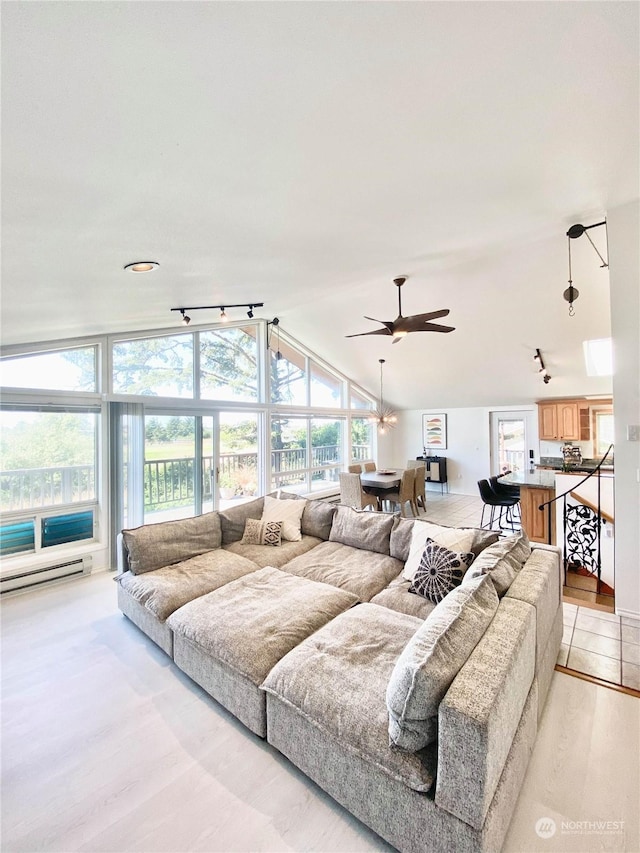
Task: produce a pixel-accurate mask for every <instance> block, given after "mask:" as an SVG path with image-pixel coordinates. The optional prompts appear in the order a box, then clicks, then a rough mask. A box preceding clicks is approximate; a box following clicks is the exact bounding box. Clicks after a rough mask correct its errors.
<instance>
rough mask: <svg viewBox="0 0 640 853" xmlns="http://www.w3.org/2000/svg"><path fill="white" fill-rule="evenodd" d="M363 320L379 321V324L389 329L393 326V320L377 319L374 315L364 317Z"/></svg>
mask: <svg viewBox="0 0 640 853" xmlns="http://www.w3.org/2000/svg"><path fill="white" fill-rule="evenodd" d="M364 319H365V320H371V322H372V323H380V325H381V326H386V327H387V329H389V331H391V329H392V328H393V320H377V319H376V318H375V317H365V318H364Z"/></svg>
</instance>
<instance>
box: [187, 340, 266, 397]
mask: <svg viewBox="0 0 640 853" xmlns="http://www.w3.org/2000/svg"><path fill="white" fill-rule="evenodd" d="M257 328H258V327H257V326H255V325H253V326H246V327H240V326H237V327H234V328H220V329H215V330H213V331H210V332H201V333H200V396H201V397H202V399H204V400H226V401H236V402H243V403H253V402H255V401H256V400H257V399H258V346H257V342H256V332H257Z"/></svg>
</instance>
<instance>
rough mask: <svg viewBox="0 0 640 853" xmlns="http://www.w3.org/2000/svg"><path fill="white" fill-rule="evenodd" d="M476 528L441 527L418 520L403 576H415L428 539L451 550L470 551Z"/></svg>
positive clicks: (412, 532)
mask: <svg viewBox="0 0 640 853" xmlns="http://www.w3.org/2000/svg"><path fill="white" fill-rule="evenodd" d="M474 536H475V530H474V529H473V528H460V527H441V526H440V525H439V524H431V522H429V521H416V522H415V524H414V525H413V530H412V531H411V547H410V548H409V556H408V558H407V561H406V563H405V564H404V571H403V572H402V576H403V577H404V578H406V579H407V580H408V581H412V580H413V579H414V577H415V574H416V572H417V571H418V567H419V566H420V560H421V559H422V555H423V553H424V549H425V547H426V544H427V539H433V541H434V542H437V543H438V545H442V546H443V547H444V548H448V549H449V550H450V551H464V552H466V551H470V550H471V546H472V545H473V539H474Z"/></svg>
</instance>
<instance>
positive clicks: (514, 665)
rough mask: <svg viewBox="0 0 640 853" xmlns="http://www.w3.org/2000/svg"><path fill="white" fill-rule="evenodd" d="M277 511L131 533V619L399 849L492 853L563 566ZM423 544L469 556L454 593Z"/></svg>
mask: <svg viewBox="0 0 640 853" xmlns="http://www.w3.org/2000/svg"><path fill="white" fill-rule="evenodd" d="M280 498H281V499H282V502H281V503H280V504H279V505H277V501H276V500H275V499H274V497H273V496H269V497H267V498H258V499H257V500H254V501H251V502H249V503H246V504H242V505H240V506H237V507H234V508H233V509H231V510H226V511H223V512H219V513H215V512H214V513H208V514H206V515H203V516H199V517H197V518H191V519H186V520H182V521H172V522H164V523H160V524H154V525H146V526H143V527H140V528H137V529H135V530H128V531H123V533H122V534H121V535H120V537H119V540H118V564H119V569H120V574H119V575H118V577H117V578H116V580H117V581H118V604H119V607H120V609H121V610H122V612H123V613H124V614H125V615H126V616H127V617H128V618H129V619H130V620H131V621H132V622H134V623H135V624H136V625H137V626H138V627H139V628H140V629H141V630H142V631H144V632H145V633H146V634H147V635H148V636H149V637H150V638H151V639H152V640H153V641H154V642H156V643H157V644H158V645H159V646H160V647H161V648H162V649H164V651H165V652H166V653H167V654H168V655H170V656H171V657H172V658H173V660H174V661H175V663H176V665H177V666H178V667H179V668H180V669H182V670H183V671H184V672H185V673H186V674H187V675H189V676H190V677H191V678H192V679H193V680H194V681H196V682H197V683H198V684H200V685H201V686H202V687H204V689H205V690H206V691H207V692H208V693H209V694H210V695H211V696H212V697H213V698H214V699H216V700H217V701H218V702H220V703H221V704H222V705H223V706H224V707H225V708H227V709H228V710H229V711H231V712H232V713H233V714H234V715H235V716H236V717H237V718H238V719H239V720H241V721H242V722H243V723H244V724H245V725H246V726H247V727H248V728H249V729H250V730H251V731H252V732H254V733H255V734H256V735H258V736H260V737H262V738H266V739H267V740H268V742H269V743H270V744H271V745H272V746H274V747H275V748H276V749H278V750H279V751H280V752H281V753H283V754H284V755H285V756H287V758H289V759H290V760H291V761H292V762H293V763H294V764H295V765H296V766H297V767H299V768H300V769H301V770H302V771H303V772H304V773H305V774H307V775H308V776H309V777H310V778H311V779H313V780H314V781H315V782H316V783H317V784H318V785H320V786H321V787H322V788H323V789H324V790H325V791H327V792H328V793H329V794H330V795H331V796H332V797H334V798H335V799H336V800H337V801H338V802H340V803H341V804H342V805H343V806H344V807H346V808H347V809H348V810H349V811H351V812H352V813H353V814H354V815H355V816H356V817H358V818H359V819H360V820H362V821H363V822H364V823H365V824H367V825H368V826H369V827H371V828H372V829H373V830H374V831H375V832H377V833H378V834H379V835H380V836H382V837H383V838H384V839H386V840H387V841H388V842H389V843H391V844H392V845H393V846H394V847H396V848H397V849H399V850H401V851H416V853H417V851H425V850H429V851H447V853H448V851H452V850H455V851H497V850H499V849H500V847H501V845H502V842H503V839H504V836H505V833H506V831H507V828H508V826H509V822H510V819H511V815H512V813H513V809H514V806H515V803H516V800H517V797H518V793H519V791H520V787H521V784H522V781H523V778H524V775H525V772H526V768H527V763H528V760H529V756H530V754H531V751H532V749H533V746H534V743H535V739H536V733H537V728H538V721H539V719H540V715H541V713H542V710H543V707H544V702H545V698H546V695H547V691H548V688H549V684H550V681H551V678H552V674H553V669H554V665H555V661H556V658H557V654H558V650H559V647H560V641H561V636H562V609H561V579H560V559H559V551H558V549H555V548H551V547H549V546H538V545H534V546H533V548H532V547H531V546H530V544H529V542H528V540H527V539H526V536H524V535H514V536H511V537H507V538H506V539H502V540H498V541H496V539H497V536H496V534H494V533H491V532H489V531H483V530H461V529H460V530H455V529H447V528H441V527H440V528H438V527H436V526H435V525H429V524H428V523H426V522H425V521H422V520H418V519H416V520H414V519H404V518H399V517H397V516H394V515H391V514H387V513H378V512H358V511H356V510H353V509H351V508H349V507H343V506H338V507H335V506H332V505H330V504H327V503H324V502H322V501H315V500H309V501H301V502H298V505H297V507H293V506H292V505H293V503H294V501H295V499H296V496H295V495H288V496H284V495H281V496H280ZM267 510H268V512H267ZM279 511H280V512H282V514H283V518H284V517H285V516H286V519H287V520H285V521H282V522H276V523H275V527H273V524H272V525H271V527H267V524H266V521H265V519H267V520H268V518H271V519H273V518H274V517H277V516H278V512H279ZM291 512H293V517H294V521H293V523H292V522H291V520H290V519H291V518H292V516H291V515H290V513H291ZM274 513H275V516H274ZM296 520H297V527H296ZM292 524H293V527H292V528H291V525H292ZM278 525H280V527H278ZM285 527H289V528H291V529H293V536H292V535H291V529H290V536H289V539H288V540H280V544H279V545H278V544H276V545H273V544H255V543H256V541H262V540H256V538H255V536H256V530H257V531H259V537H260V536H267V540H265V541H268V536H269V535H271V532H272V528H273V530H280V529H281V528H282V529H284V528H285ZM249 531H251V535H249ZM425 536H426V537H427V538H426V539H425ZM277 537H278V534H277V533H276V539H277ZM425 541H426V543H428V544H429V548H430V549H431V551H430V553H433V554H436V556H438V555H442V554H450V553H451V552H450V551H449V550H448V549H449V546H451V545H452V543H455V542H464V543H465V548H466V556H465V555H464V554H463V555H462V557H463V559H464V560H465V561H466V562H465V565H464V566H463V567H462V569H460V568H459V569H457V570H456V571H458V573H459V577H458V578H457V580H456V582H455V584H454V585H453V587H452V588H451V589H450V591H448V592H446V594H443V593H442V592H440V593H439V595H435V596H434V595H433V589H434V587H433V584H431V587H429V584H430V581H431V580H433V578H431V577H430V576H429V572H431V571H432V569H428V570H426V573H425V566H426V565H427V563H428V562H429V561H427V563H425V557H424V554H426V553H427V552H426V550H424V553H423V556H422V557H420V552H422V551H423V549H424V548H425ZM439 542H440V543H441V544H438V543H439ZM416 543H417V545H416ZM456 553H457V552H456ZM456 553H454V556H456ZM416 554H418V558H419V559H420V568H419V573H417V574H413V575H412V574H411V572H412V571H413V569H412V568H411V567H414V566H415V561H416ZM457 556H458V557H460V554H458V555H457ZM471 560H473V562H471V565H470V567H469V568H468V569H467V570H466V571H464V569H466V567H467V564H468V562H470V561H471ZM429 565H435V569H433V573H434V574H436V575H438V578H439V577H440V574H439V573H440V569H439V568H438V565H437V560H436V561H435V563H430V564H429ZM453 565H458V566H459V565H460V562H459V560H458V563H455V561H454V563H453ZM420 573H421V574H420ZM445 575H446V573H445ZM418 577H420V578H421V579H422V580H421V583H422V582H423V581H424V583H425V584H426V587H427V592H426V593H425V594H423V595H421V594H416V593H415V591H410V590H415V589H416V586H418V587H419V586H420V584H419V583H418V582H417V578H418ZM460 578H461V580H460ZM425 579H426V580H425ZM435 589H436V592H438V587H437V584H436V587H435ZM423 592H424V590H423ZM436 601H437V602H438V603H436Z"/></svg>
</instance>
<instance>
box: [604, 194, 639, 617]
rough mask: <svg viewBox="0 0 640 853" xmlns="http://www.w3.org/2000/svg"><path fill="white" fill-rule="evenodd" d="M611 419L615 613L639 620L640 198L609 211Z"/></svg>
mask: <svg viewBox="0 0 640 853" xmlns="http://www.w3.org/2000/svg"><path fill="white" fill-rule="evenodd" d="M607 228H608V232H609V280H610V286H611V335H612V338H613V359H614V375H613V415H614V421H615V460H616V469H615V504H616V505H615V518H616V552H615V575H616V578H615V579H616V583H615V590H616V611H617V612H618V613H621V614H623V615H624V614H627V615H630V616H636V617H638V618H640V442H638V441H635V442H632V441H629V440H628V439H627V427H628V426H629V425H632V424H636V425H638V424H640V342H639V340H640V245H639V242H640V241H639V238H638V235H639V234H640V202H638V201H635V202H632V203H631V204H626V205H623V206H622V207H618V208H614V209H613V210H610V211H609V212H608V214H607Z"/></svg>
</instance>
